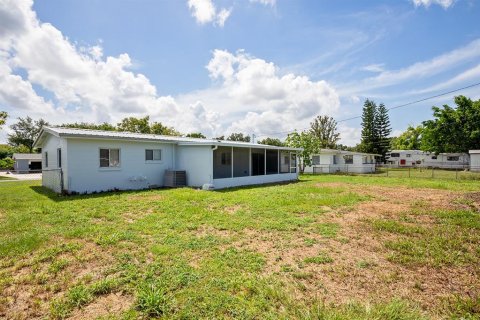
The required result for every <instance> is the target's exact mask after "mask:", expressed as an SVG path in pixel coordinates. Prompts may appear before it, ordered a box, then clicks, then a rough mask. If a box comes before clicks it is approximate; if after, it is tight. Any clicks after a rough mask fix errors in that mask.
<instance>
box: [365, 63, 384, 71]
mask: <svg viewBox="0 0 480 320" xmlns="http://www.w3.org/2000/svg"><path fill="white" fill-rule="evenodd" d="M384 66H385V64H383V63H376V64H370V65H368V66H364V67H362V68H361V69H362V70H363V71H368V72H383V71H384V70H385V69H384Z"/></svg>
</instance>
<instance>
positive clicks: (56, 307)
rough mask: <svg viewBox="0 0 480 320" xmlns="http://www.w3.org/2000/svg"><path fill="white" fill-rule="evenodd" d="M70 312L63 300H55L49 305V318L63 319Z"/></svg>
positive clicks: (70, 309) (69, 307)
mask: <svg viewBox="0 0 480 320" xmlns="http://www.w3.org/2000/svg"><path fill="white" fill-rule="evenodd" d="M70 312H72V307H71V306H70V305H69V304H68V303H67V302H66V301H65V300H64V299H55V300H52V302H51V303H50V317H51V318H52V319H65V318H66V317H68V315H69V314H70Z"/></svg>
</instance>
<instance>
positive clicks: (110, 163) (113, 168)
mask: <svg viewBox="0 0 480 320" xmlns="http://www.w3.org/2000/svg"><path fill="white" fill-rule="evenodd" d="M102 150H108V167H102V165H101V152H102ZM111 150H118V165H116V166H112V158H111ZM121 165H122V150H121V149H120V148H107V147H101V148H98V167H99V168H100V169H101V170H116V169H117V170H118V169H120V168H121Z"/></svg>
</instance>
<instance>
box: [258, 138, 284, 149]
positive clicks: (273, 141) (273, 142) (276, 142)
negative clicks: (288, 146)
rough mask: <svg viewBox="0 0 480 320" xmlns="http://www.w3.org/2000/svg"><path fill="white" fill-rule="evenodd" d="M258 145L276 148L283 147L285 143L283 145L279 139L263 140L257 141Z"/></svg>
mask: <svg viewBox="0 0 480 320" xmlns="http://www.w3.org/2000/svg"><path fill="white" fill-rule="evenodd" d="M258 143H259V144H266V145H269V146H277V147H283V146H284V145H285V143H283V142H282V141H281V140H280V139H278V138H265V139H263V140H258Z"/></svg>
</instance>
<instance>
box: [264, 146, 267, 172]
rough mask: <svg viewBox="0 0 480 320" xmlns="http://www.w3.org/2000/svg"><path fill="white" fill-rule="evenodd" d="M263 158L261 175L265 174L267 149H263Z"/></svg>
mask: <svg viewBox="0 0 480 320" xmlns="http://www.w3.org/2000/svg"><path fill="white" fill-rule="evenodd" d="M263 160H264V163H265V164H264V166H263V175H264V176H266V175H267V149H263Z"/></svg>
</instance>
